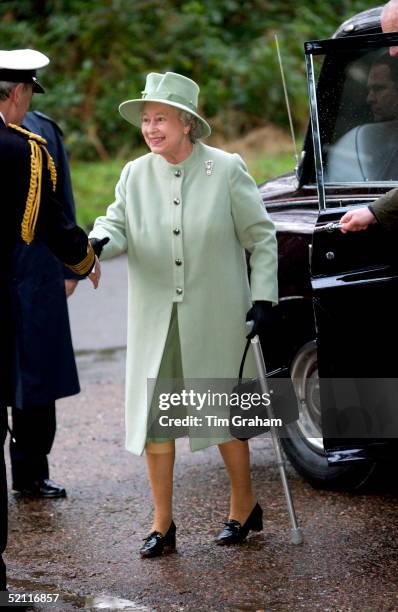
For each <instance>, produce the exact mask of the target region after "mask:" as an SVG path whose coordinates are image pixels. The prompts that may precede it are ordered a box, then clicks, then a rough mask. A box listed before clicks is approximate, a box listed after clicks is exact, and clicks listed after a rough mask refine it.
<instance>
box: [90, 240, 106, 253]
mask: <svg viewBox="0 0 398 612" xmlns="http://www.w3.org/2000/svg"><path fill="white" fill-rule="evenodd" d="M89 241H90V244H91V246H92V247H93V249H94V253H95V254H96V255H97V257H100V256H101V253H102V249H103V248H104V246H105V245H106V243H107V242H109V238H101V240H100V239H99V238H89Z"/></svg>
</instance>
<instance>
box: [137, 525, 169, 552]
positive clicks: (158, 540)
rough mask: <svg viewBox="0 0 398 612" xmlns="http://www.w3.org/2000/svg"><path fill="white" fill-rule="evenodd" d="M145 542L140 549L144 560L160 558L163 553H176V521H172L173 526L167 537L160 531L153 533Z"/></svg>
mask: <svg viewBox="0 0 398 612" xmlns="http://www.w3.org/2000/svg"><path fill="white" fill-rule="evenodd" d="M144 540H145V544H144V545H143V546H142V547H141V548H140V555H141V557H142V558H143V559H148V558H149V557H159V555H162V554H163V553H165V554H167V553H171V552H174V551H175V549H176V526H175V524H174V521H171V525H170V527H169V528H168V530H167V532H166V533H165V535H162V534H161V533H160V531H152V533H150V534H149V535H148V536H147V537H146V538H144Z"/></svg>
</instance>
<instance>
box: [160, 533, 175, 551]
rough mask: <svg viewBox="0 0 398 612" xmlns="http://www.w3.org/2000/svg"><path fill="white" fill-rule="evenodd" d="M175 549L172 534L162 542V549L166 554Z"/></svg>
mask: <svg viewBox="0 0 398 612" xmlns="http://www.w3.org/2000/svg"><path fill="white" fill-rule="evenodd" d="M175 550H176V536H175V534H174V535H173V536H172V537H170V538H168V540H167V542H165V543H164V548H163V551H164V553H165V554H166V555H167V554H170V553H173V552H175Z"/></svg>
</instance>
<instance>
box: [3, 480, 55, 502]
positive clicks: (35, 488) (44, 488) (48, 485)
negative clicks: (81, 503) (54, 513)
mask: <svg viewBox="0 0 398 612" xmlns="http://www.w3.org/2000/svg"><path fill="white" fill-rule="evenodd" d="M13 489H14V491H17V492H18V493H19V494H20V495H26V496H28V497H43V498H47V499H51V498H52V499H55V498H57V497H66V491H65V489H64V487H63V486H62V485H59V484H57V483H56V482H54V481H53V480H51V479H50V478H43V479H42V480H35V481H34V482H31V483H29V484H26V485H22V486H20V487H18V486H15V485H13Z"/></svg>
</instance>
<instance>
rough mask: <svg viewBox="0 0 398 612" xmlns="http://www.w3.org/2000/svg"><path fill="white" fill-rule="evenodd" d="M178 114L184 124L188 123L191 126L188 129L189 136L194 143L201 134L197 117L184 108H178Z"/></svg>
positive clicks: (201, 130) (200, 126) (201, 129)
mask: <svg viewBox="0 0 398 612" xmlns="http://www.w3.org/2000/svg"><path fill="white" fill-rule="evenodd" d="M178 116H179V118H180V120H181V121H182V123H183V124H184V125H189V126H190V127H191V129H190V130H189V138H190V141H191V142H193V143H195V142H196V141H197V140H199V138H200V137H201V136H202V134H203V128H202V124H201V123H200V121H199V119H197V117H195V116H194V115H191V113H189V112H188V111H184V110H180V111H179V113H178Z"/></svg>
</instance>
